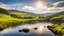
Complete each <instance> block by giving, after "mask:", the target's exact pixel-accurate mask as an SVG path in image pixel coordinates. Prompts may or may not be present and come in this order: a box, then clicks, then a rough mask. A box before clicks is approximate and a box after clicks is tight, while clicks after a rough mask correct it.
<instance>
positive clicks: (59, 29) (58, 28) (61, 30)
mask: <svg viewBox="0 0 64 36" xmlns="http://www.w3.org/2000/svg"><path fill="white" fill-rule="evenodd" d="M63 26H64V23H63V24H62V23H61V24H60V25H58V24H54V25H52V26H50V27H48V28H49V29H50V30H51V31H52V32H53V33H54V34H55V35H60V36H63V35H64V27H63Z"/></svg>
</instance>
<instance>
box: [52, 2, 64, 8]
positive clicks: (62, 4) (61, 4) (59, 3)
mask: <svg viewBox="0 0 64 36" xmlns="http://www.w3.org/2000/svg"><path fill="white" fill-rule="evenodd" d="M53 5H54V7H64V1H59V2H56V3H54V4H53Z"/></svg>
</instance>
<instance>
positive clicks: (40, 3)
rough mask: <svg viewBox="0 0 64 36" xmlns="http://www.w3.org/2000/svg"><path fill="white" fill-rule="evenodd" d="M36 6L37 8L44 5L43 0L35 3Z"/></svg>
mask: <svg viewBox="0 0 64 36" xmlns="http://www.w3.org/2000/svg"><path fill="white" fill-rule="evenodd" d="M35 6H36V7H37V8H41V7H42V6H43V4H42V2H41V1H37V2H36V4H35Z"/></svg>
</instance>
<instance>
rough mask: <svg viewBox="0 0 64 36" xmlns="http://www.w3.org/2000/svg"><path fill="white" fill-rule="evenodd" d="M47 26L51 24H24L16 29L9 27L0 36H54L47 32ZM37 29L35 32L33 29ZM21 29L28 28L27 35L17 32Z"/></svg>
mask: <svg viewBox="0 0 64 36" xmlns="http://www.w3.org/2000/svg"><path fill="white" fill-rule="evenodd" d="M48 25H50V26H51V25H52V23H36V24H24V25H19V26H16V27H9V28H7V29H5V30H3V31H2V32H0V36H54V34H53V33H52V32H51V31H50V30H48V28H47V27H45V26H48ZM35 27H37V28H38V29H37V30H34V28H35ZM23 28H28V29H30V31H29V32H28V33H24V32H19V30H22V29H23Z"/></svg>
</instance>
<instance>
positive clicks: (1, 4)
mask: <svg viewBox="0 0 64 36" xmlns="http://www.w3.org/2000/svg"><path fill="white" fill-rule="evenodd" d="M0 8H3V9H7V10H11V9H14V8H11V7H8V6H7V5H6V4H3V3H1V2H0Z"/></svg>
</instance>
